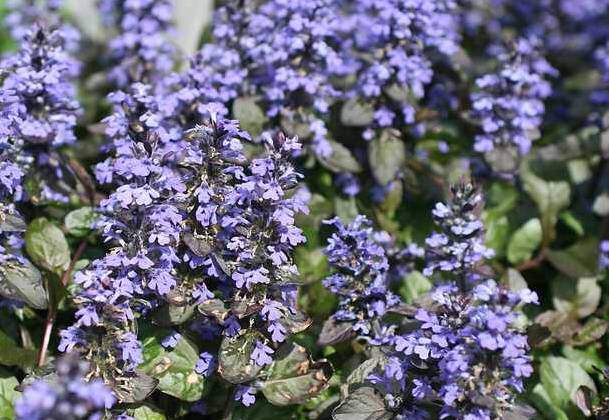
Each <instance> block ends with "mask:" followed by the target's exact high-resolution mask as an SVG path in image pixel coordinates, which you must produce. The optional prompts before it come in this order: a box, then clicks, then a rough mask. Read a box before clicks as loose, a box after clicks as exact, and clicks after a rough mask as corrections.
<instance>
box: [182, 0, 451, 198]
mask: <svg viewBox="0 0 609 420" xmlns="http://www.w3.org/2000/svg"><path fill="white" fill-rule="evenodd" d="M455 12H456V3H455V2H453V1H450V0H449V1H440V2H428V1H413V2H411V1H401V0H400V1H392V0H390V1H367V0H362V1H359V0H358V1H326V0H320V1H297V2H293V1H292V2H288V1H274V0H273V1H263V2H255V1H245V2H239V1H230V2H227V4H226V5H225V6H223V7H221V8H220V9H218V11H217V12H216V14H215V15H214V19H213V22H212V23H213V38H214V41H213V42H212V43H209V44H206V45H204V46H203V48H202V49H201V51H200V52H199V53H198V54H197V55H196V56H195V57H194V58H193V60H191V68H190V70H189V72H188V76H187V77H186V80H187V82H186V83H185V86H186V87H185V88H184V89H182V90H180V92H179V94H178V97H179V100H180V101H182V102H185V103H186V104H187V105H186V108H187V109H190V110H192V111H196V109H197V107H198V105H197V104H205V103H206V102H208V101H212V102H219V103H220V104H222V106H223V112H224V113H228V112H229V111H231V112H232V114H233V116H235V117H239V118H241V117H243V119H245V120H246V121H243V124H245V125H247V126H248V127H249V126H252V127H253V128H255V131H256V132H260V131H261V130H263V129H265V128H266V129H271V130H272V129H274V128H275V127H276V126H281V127H282V128H283V129H284V130H285V131H287V132H293V133H297V134H299V137H300V138H301V139H302V140H303V144H304V146H305V147H304V149H303V150H304V151H310V152H311V154H312V155H313V156H316V157H317V158H318V160H320V161H321V163H322V164H323V165H324V166H326V167H327V168H329V169H330V170H331V171H333V172H336V173H337V174H341V173H356V172H360V171H362V166H365V164H366V159H365V156H366V149H367V148H369V149H370V150H369V152H370V154H373V155H375V156H376V155H377V154H376V152H380V153H384V152H388V153H390V152H389V151H388V150H389V149H391V151H392V152H391V153H393V154H394V155H395V156H396V157H397V160H403V158H404V150H403V149H404V145H403V144H401V143H400V142H399V141H398V139H397V138H396V137H400V133H403V134H404V136H406V135H407V133H408V132H409V129H410V128H413V130H412V132H413V133H416V132H420V131H421V130H418V131H417V130H415V128H416V127H417V126H418V125H419V123H420V122H421V120H422V119H424V118H423V117H421V116H420V115H417V114H418V109H419V104H418V102H419V101H421V100H423V98H424V96H425V93H426V87H427V86H428V85H429V84H430V83H431V82H432V79H433V75H434V70H433V66H434V63H436V64H437V63H443V64H446V63H450V62H451V60H450V57H451V56H452V55H453V54H454V53H455V52H456V51H457V50H458V40H459V33H458V26H459V25H458V19H456V14H455ZM431 22H433V24H432V23H431ZM432 27H433V29H432ZM427 114H429V113H427ZM332 117H335V118H334V119H333V120H332V121H331V119H332ZM339 121H340V123H339ZM390 128H399V129H401V131H399V132H397V131H391V135H389V132H388V130H389V129H390ZM402 129H403V130H402ZM255 134H258V133H255ZM361 139H365V140H367V141H370V140H373V139H376V140H377V141H375V144H374V145H372V146H369V145H368V144H366V142H362V141H359V140H361ZM379 143H380V144H381V147H380V149H383V150H380V149H379V147H378V146H379ZM387 144H388V146H387ZM344 145H347V147H344ZM349 149H353V150H354V153H352V152H351V151H350V150H349ZM372 166H373V167H374V166H376V164H375V163H374V162H373V164H372ZM373 172H374V174H375V180H376V181H377V182H378V183H379V184H381V185H383V186H385V185H387V184H389V183H390V182H391V181H392V180H393V179H394V178H395V177H396V176H397V173H396V171H393V170H392V169H391V167H390V169H389V170H387V171H380V170H379V171H377V170H374V171H373ZM341 180H344V177H343V179H341ZM339 183H340V182H339ZM340 184H342V183H340ZM343 185H344V184H343ZM348 185H350V186H353V188H350V189H345V190H344V191H345V192H346V194H351V195H353V192H354V188H355V189H357V188H359V187H356V186H357V185H358V182H357V179H356V178H354V177H352V178H351V182H350V183H349V184H348Z"/></svg>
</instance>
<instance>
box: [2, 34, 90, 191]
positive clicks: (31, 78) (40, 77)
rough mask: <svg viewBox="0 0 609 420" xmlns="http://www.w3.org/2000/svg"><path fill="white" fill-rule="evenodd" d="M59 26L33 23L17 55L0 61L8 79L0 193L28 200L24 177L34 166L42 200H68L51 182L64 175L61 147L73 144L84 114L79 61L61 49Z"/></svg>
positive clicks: (4, 89)
mask: <svg viewBox="0 0 609 420" xmlns="http://www.w3.org/2000/svg"><path fill="white" fill-rule="evenodd" d="M63 42H64V39H63V37H62V35H61V32H60V31H58V30H52V29H48V28H46V27H41V26H34V28H33V30H32V31H31V32H29V33H28V35H27V36H25V37H24V39H23V41H22V42H21V45H20V49H19V51H18V52H17V53H15V54H13V55H10V56H8V57H7V58H6V59H5V60H3V61H2V63H0V66H1V68H2V71H3V72H4V74H5V78H4V80H3V82H2V94H1V96H0V118H1V119H2V124H1V125H2V128H1V129H0V157H1V163H0V180H1V181H2V182H1V183H0V196H4V197H6V196H9V195H10V196H12V197H14V200H16V201H19V200H22V199H24V198H25V196H24V191H23V187H22V185H21V184H22V181H21V180H22V178H23V177H24V176H25V174H26V173H27V172H28V170H29V169H30V168H31V167H32V165H35V166H36V167H37V171H36V172H37V175H38V176H39V177H40V181H41V187H40V191H36V192H34V193H33V194H32V195H36V196H38V199H39V200H42V201H46V200H51V201H67V196H66V195H65V194H63V193H62V192H61V191H57V190H56V188H58V187H56V186H54V185H52V184H51V181H52V180H53V179H58V178H61V177H62V172H63V168H62V167H61V164H60V159H58V157H57V149H58V148H60V147H62V146H64V145H68V144H71V143H74V141H75V140H76V137H75V135H74V127H75V125H76V119H77V117H78V115H79V114H80V107H79V104H78V102H77V101H76V99H75V96H76V92H75V88H74V85H73V84H72V78H73V77H74V76H75V75H76V74H77V73H78V64H77V63H76V62H75V61H74V60H73V59H71V58H70V57H69V56H68V55H67V54H66V51H65V49H64V48H63Z"/></svg>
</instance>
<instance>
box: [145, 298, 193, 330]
mask: <svg viewBox="0 0 609 420" xmlns="http://www.w3.org/2000/svg"><path fill="white" fill-rule="evenodd" d="M194 312H195V306H194V305H183V306H180V305H172V304H169V303H166V304H164V305H162V306H161V307H160V308H158V309H156V310H155V311H154V313H153V314H152V319H153V320H154V322H155V323H156V324H157V325H160V326H161V327H170V326H172V325H180V324H183V323H184V322H186V321H188V320H189V319H190V318H192V315H193V314H194Z"/></svg>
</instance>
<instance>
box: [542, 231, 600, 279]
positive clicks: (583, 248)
mask: <svg viewBox="0 0 609 420" xmlns="http://www.w3.org/2000/svg"><path fill="white" fill-rule="evenodd" d="M547 258H548V260H549V261H550V263H552V265H553V266H554V267H555V268H556V269H557V270H558V271H560V272H561V273H563V274H565V275H567V276H569V277H572V278H579V277H592V276H595V275H596V270H597V264H598V242H597V241H596V240H595V239H594V238H587V239H584V240H582V241H579V242H577V243H575V244H574V245H572V246H570V247H569V248H567V249H564V250H548V252H547Z"/></svg>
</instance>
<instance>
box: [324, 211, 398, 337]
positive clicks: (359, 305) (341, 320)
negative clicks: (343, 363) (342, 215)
mask: <svg viewBox="0 0 609 420" xmlns="http://www.w3.org/2000/svg"><path fill="white" fill-rule="evenodd" d="M326 223H328V224H330V225H331V226H333V227H335V228H336V229H337V232H335V233H333V234H332V236H331V237H330V238H329V239H328V246H327V247H326V249H325V254H326V255H327V257H328V262H329V263H330V265H331V266H332V267H333V268H335V269H336V270H337V271H336V273H334V274H332V275H331V276H329V277H327V278H326V279H324V280H323V284H324V286H325V287H326V288H328V290H329V291H330V292H332V293H334V294H336V296H338V298H339V304H338V305H339V307H338V309H337V311H336V312H334V314H333V315H332V318H333V320H334V321H335V322H336V323H338V324H339V325H341V324H342V325H348V326H349V327H351V329H352V331H353V332H354V333H356V334H357V335H359V336H361V337H368V338H372V339H379V338H380V335H382V334H384V332H383V331H381V330H380V327H381V323H380V320H381V319H382V317H383V316H384V315H385V314H386V312H387V310H389V309H391V308H392V307H394V306H396V305H397V304H398V303H400V298H399V297H397V296H396V295H394V294H393V293H392V292H391V290H390V289H389V269H390V267H389V261H388V257H387V255H386V252H385V248H384V247H383V245H384V243H383V239H384V238H383V237H382V232H375V231H374V230H373V229H372V223H371V222H370V220H368V219H367V218H366V217H365V216H361V215H359V216H357V217H356V218H355V220H354V221H353V222H351V223H350V224H349V225H347V226H345V225H343V223H342V222H341V221H340V220H339V219H332V220H328V221H326ZM335 327H336V326H335ZM328 333H329V331H328ZM325 335H327V334H323V333H322V338H321V340H322V342H325V341H326V340H327V338H326V337H325ZM347 337H348V335H347ZM336 338H344V337H340V336H339V337H336ZM328 339H329V337H328ZM333 341H335V339H331V340H330V342H333Z"/></svg>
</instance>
